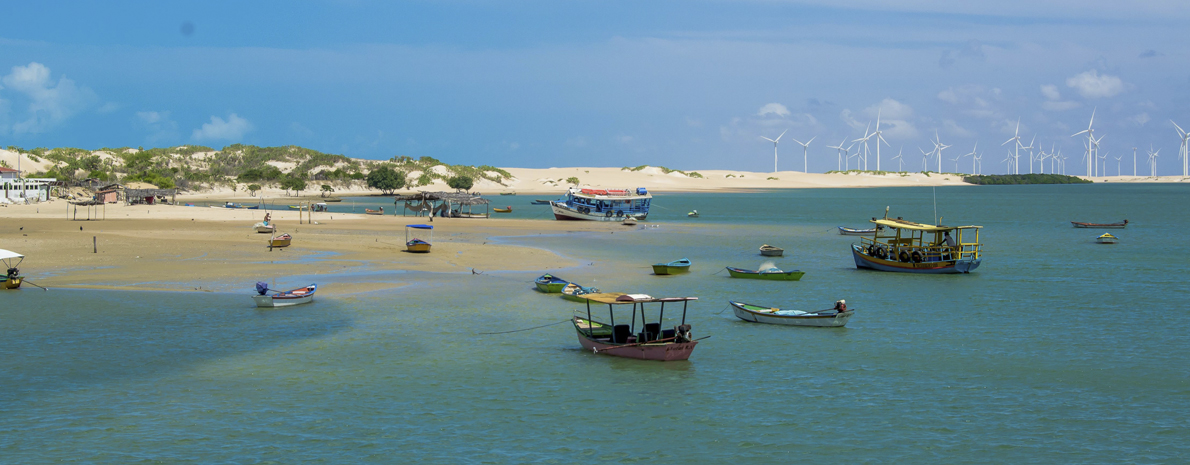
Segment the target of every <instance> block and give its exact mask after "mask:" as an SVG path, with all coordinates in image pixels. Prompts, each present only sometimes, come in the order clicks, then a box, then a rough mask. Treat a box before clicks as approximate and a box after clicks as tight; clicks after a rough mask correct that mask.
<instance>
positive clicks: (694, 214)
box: [686, 210, 698, 218]
mask: <svg viewBox="0 0 1190 465" xmlns="http://www.w3.org/2000/svg"><path fill="white" fill-rule="evenodd" d="M686 216H689V217H691V218H698V210H694V211H692V212H690V213H687V214H686Z"/></svg>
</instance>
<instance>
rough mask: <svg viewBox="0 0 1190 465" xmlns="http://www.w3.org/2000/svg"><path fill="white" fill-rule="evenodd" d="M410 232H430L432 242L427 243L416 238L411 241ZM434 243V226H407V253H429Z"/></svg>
mask: <svg viewBox="0 0 1190 465" xmlns="http://www.w3.org/2000/svg"><path fill="white" fill-rule="evenodd" d="M410 230H413V233H414V234H418V233H419V232H424V231H428V232H429V234H430V240H429V241H426V240H422V239H418V238H416V237H414V238H412V239H410V238H409V232H410ZM433 242H434V227H433V226H431V225H428V224H409V225H405V250H406V251H408V252H416V253H429V252H430V246H431V245H433Z"/></svg>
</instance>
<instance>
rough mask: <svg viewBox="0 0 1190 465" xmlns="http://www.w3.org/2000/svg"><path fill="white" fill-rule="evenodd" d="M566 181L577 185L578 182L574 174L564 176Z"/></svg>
mask: <svg viewBox="0 0 1190 465" xmlns="http://www.w3.org/2000/svg"><path fill="white" fill-rule="evenodd" d="M566 182H568V183H570V184H573V185H575V186H577V185H578V184H579V182H578V178H576V177H574V176H571V177H569V178H566Z"/></svg>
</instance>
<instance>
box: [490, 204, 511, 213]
mask: <svg viewBox="0 0 1190 465" xmlns="http://www.w3.org/2000/svg"><path fill="white" fill-rule="evenodd" d="M492 211H494V212H496V213H512V206H511V205H510V206H507V207H504V208H493V209H492Z"/></svg>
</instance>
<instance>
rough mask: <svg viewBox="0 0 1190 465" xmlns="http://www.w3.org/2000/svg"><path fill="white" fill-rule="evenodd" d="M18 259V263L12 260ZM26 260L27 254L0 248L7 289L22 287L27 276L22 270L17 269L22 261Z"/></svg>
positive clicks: (4, 281)
mask: <svg viewBox="0 0 1190 465" xmlns="http://www.w3.org/2000/svg"><path fill="white" fill-rule="evenodd" d="M13 260H16V263H13V262H12V261H13ZM23 261H25V256H24V255H21V254H19V253H16V252H13V251H11V250H4V249H0V263H3V264H4V269H5V270H6V272H5V273H4V280H3V281H0V282H3V283H4V288H5V289H20V287H21V283H22V282H24V281H25V278H24V277H23V276H21V270H19V269H17V267H18V266H20V265H21V262H23Z"/></svg>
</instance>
